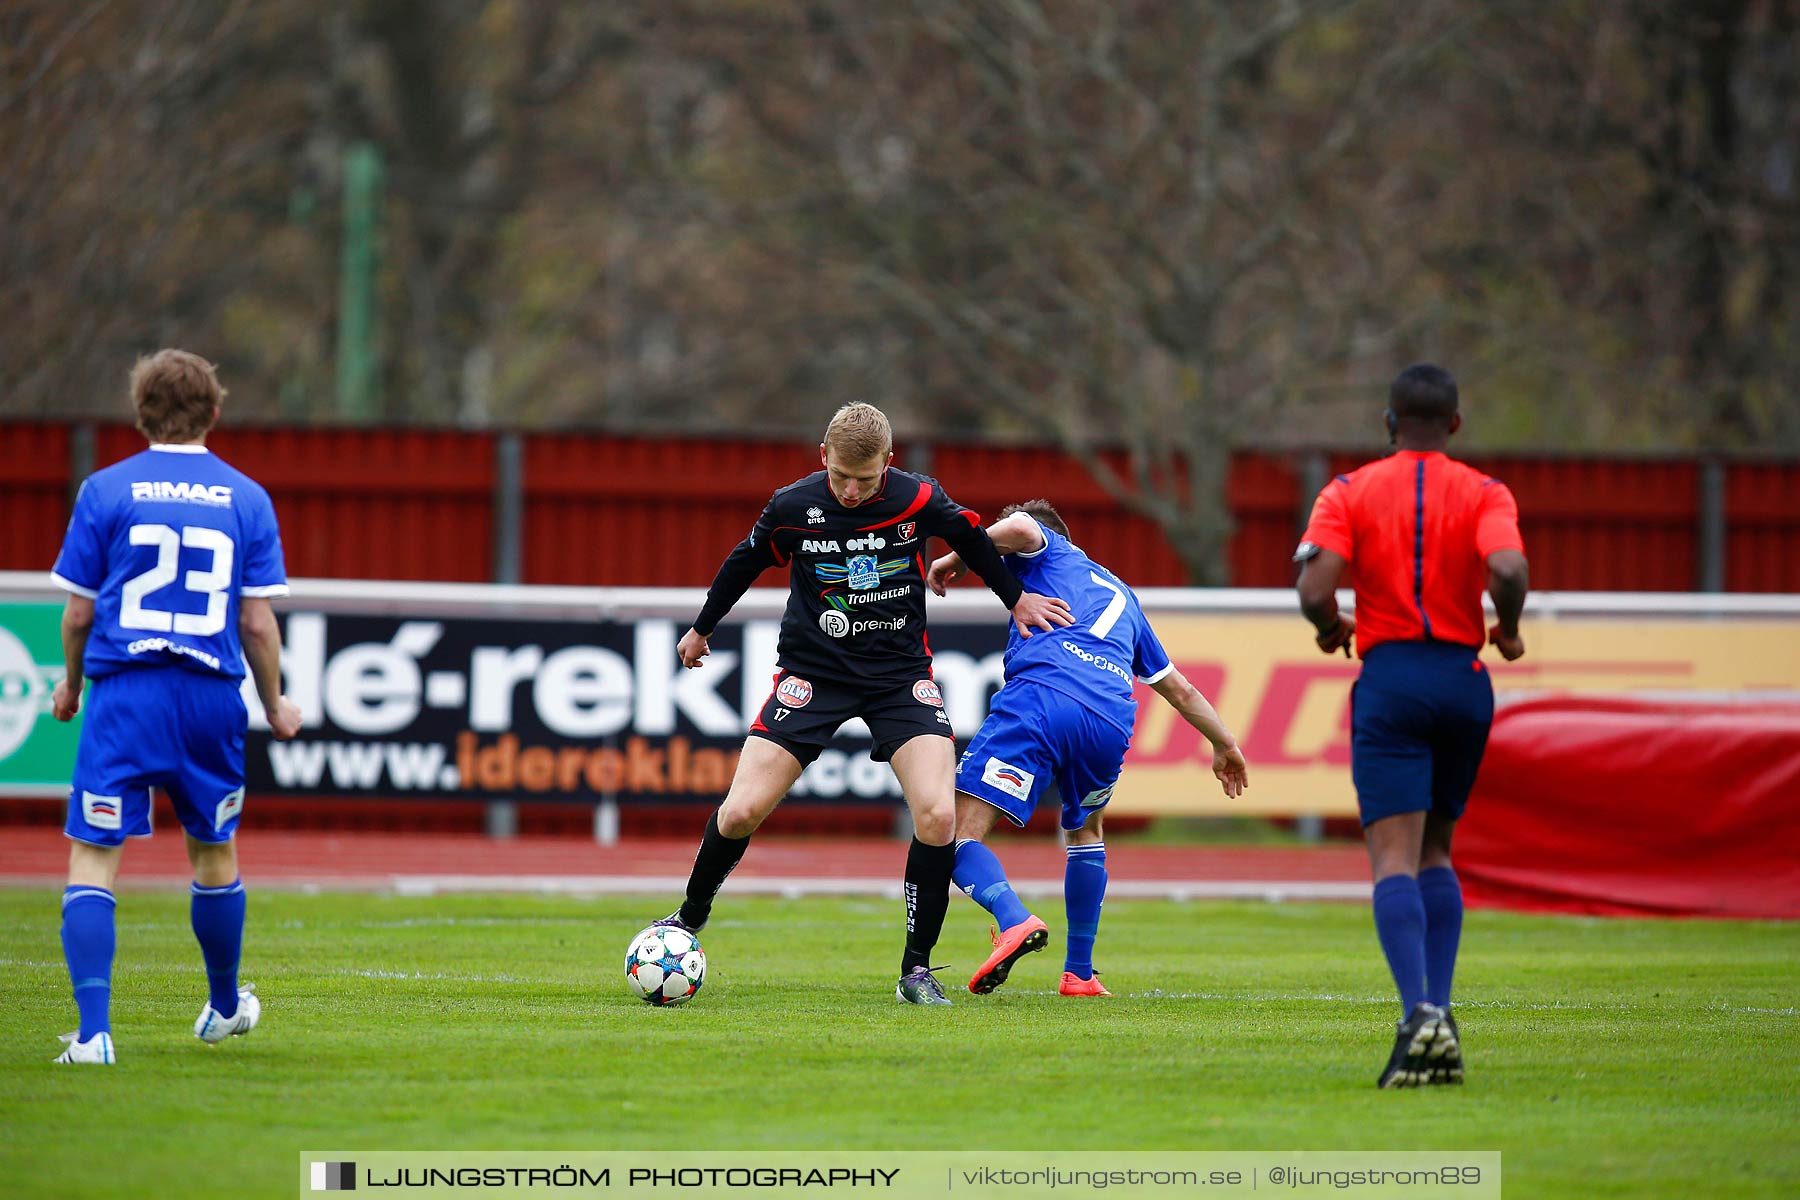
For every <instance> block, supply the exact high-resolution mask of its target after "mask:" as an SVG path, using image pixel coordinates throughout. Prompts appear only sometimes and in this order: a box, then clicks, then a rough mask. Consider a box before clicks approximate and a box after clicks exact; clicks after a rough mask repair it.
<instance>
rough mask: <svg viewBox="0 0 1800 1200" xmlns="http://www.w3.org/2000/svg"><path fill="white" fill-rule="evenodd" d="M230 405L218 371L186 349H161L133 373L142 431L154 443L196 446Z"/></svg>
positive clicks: (133, 396)
mask: <svg viewBox="0 0 1800 1200" xmlns="http://www.w3.org/2000/svg"><path fill="white" fill-rule="evenodd" d="M224 400H225V389H224V388H223V387H221V386H219V371H218V368H217V367H215V366H213V365H212V364H211V363H209V362H207V361H206V360H205V359H204V358H201V357H200V356H199V355H198V354H191V353H189V352H188V351H186V350H158V351H157V352H156V353H155V354H152V355H150V356H148V357H147V358H140V359H138V360H137V364H136V365H135V366H133V367H132V368H131V404H132V407H133V408H135V409H137V427H138V432H140V433H142V434H143V435H144V436H145V437H147V438H149V439H150V440H151V441H153V442H191V441H193V440H194V439H195V438H198V437H201V436H202V435H204V434H205V433H206V431H207V430H209V429H211V428H212V424H213V419H214V417H215V415H216V413H217V410H218V407H219V405H220V404H221V403H223V402H224Z"/></svg>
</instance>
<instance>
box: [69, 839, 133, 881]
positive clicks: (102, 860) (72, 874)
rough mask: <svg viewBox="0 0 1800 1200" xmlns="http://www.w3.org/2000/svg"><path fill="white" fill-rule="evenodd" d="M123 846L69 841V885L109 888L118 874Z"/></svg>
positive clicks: (123, 850)
mask: <svg viewBox="0 0 1800 1200" xmlns="http://www.w3.org/2000/svg"><path fill="white" fill-rule="evenodd" d="M124 852H125V848H124V847H123V846H95V845H91V844H89V843H87V842H70V843H69V886H70V887H100V888H108V889H110V888H111V887H112V885H113V881H114V879H116V878H117V876H118V874H119V860H120V859H121V858H122V857H123V856H124Z"/></svg>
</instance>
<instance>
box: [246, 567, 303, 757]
mask: <svg viewBox="0 0 1800 1200" xmlns="http://www.w3.org/2000/svg"><path fill="white" fill-rule="evenodd" d="M238 636H239V638H240V639H241V640H242V641H243V643H244V661H245V662H247V663H249V664H250V678H251V680H252V681H254V682H255V684H256V695H257V698H258V699H259V700H261V701H262V706H263V712H264V713H265V714H267V716H268V718H269V732H270V733H272V734H274V735H275V740H276V741H278V742H285V741H290V740H292V738H293V737H294V735H296V734H298V733H299V732H300V706H299V705H297V704H295V703H294V702H293V701H292V700H289V699H288V698H287V697H286V696H284V695H282V694H281V626H279V625H277V624H276V623H275V609H274V607H273V606H272V605H271V604H270V603H269V601H268V599H267V598H266V597H263V596H245V597H244V598H243V600H242V607H241V608H240V609H239V611H238Z"/></svg>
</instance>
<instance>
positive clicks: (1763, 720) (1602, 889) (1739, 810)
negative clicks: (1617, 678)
mask: <svg viewBox="0 0 1800 1200" xmlns="http://www.w3.org/2000/svg"><path fill="white" fill-rule="evenodd" d="M1455 853H1456V871H1457V874H1458V876H1460V877H1461V879H1462V885H1463V890H1464V893H1465V895H1466V896H1467V897H1468V900H1469V902H1470V903H1471V904H1472V905H1481V906H1488V907H1495V908H1517V909H1531V910H1536V911H1541V912H1574V913H1606V914H1615V915H1636V916H1705V917H1775V918H1789V919H1792V918H1800V705H1747V704H1697V703H1676V702H1658V701H1647V702H1646V701H1634V700H1608V699H1583V698H1574V697H1562V698H1556V699H1544V700H1533V701H1528V702H1524V703H1519V704H1513V705H1508V706H1506V707H1504V708H1502V709H1501V710H1500V712H1499V713H1498V714H1497V715H1496V716H1495V718H1494V731H1493V736H1492V738H1491V739H1490V741H1489V742H1488V751H1487V758H1486V759H1485V761H1484V762H1483V763H1482V768H1481V778H1480V780H1479V781H1478V782H1477V783H1476V785H1475V794H1474V796H1473V797H1471V798H1470V801H1469V807H1468V812H1467V814H1466V815H1465V816H1464V818H1463V820H1462V821H1461V822H1459V823H1458V826H1457V830H1456V845H1455Z"/></svg>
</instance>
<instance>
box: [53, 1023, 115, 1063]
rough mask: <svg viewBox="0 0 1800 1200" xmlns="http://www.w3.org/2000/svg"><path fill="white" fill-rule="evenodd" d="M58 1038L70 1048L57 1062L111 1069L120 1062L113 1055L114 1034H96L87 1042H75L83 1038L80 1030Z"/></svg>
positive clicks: (58, 1056)
mask: <svg viewBox="0 0 1800 1200" xmlns="http://www.w3.org/2000/svg"><path fill="white" fill-rule="evenodd" d="M58 1036H59V1038H60V1039H61V1040H62V1041H64V1042H67V1043H68V1048H67V1049H65V1050H64V1051H63V1052H62V1053H61V1054H59V1055H57V1056H56V1060H55V1061H57V1062H59V1063H99V1064H102V1065H104V1066H109V1067H110V1066H112V1064H113V1063H114V1062H116V1061H117V1060H118V1056H117V1055H115V1054H114V1053H113V1043H112V1034H110V1033H96V1034H95V1035H94V1036H93V1037H91V1038H89V1039H88V1040H87V1041H85V1042H78V1041H76V1040H75V1039H76V1038H78V1037H80V1036H81V1031H80V1030H79V1029H78V1030H76V1031H75V1032H74V1033H64V1034H60V1035H58Z"/></svg>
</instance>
